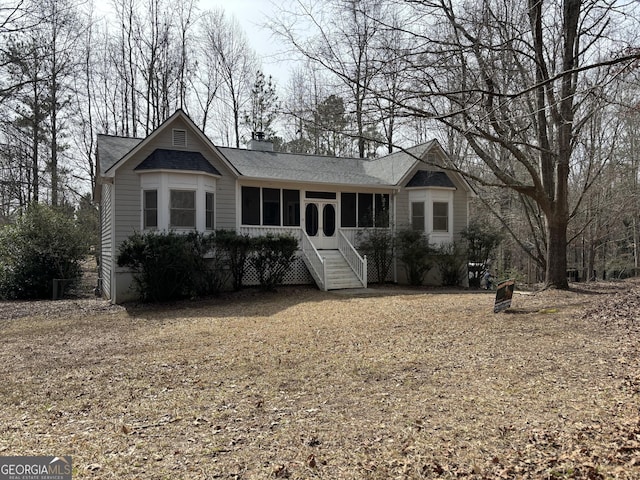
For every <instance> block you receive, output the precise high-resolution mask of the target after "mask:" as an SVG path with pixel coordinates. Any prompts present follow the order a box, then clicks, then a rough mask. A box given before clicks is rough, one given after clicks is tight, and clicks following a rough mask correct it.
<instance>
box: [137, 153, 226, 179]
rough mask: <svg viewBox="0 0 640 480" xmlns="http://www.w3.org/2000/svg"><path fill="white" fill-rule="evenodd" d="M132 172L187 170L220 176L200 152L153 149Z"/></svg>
mask: <svg viewBox="0 0 640 480" xmlns="http://www.w3.org/2000/svg"><path fill="white" fill-rule="evenodd" d="M134 170H189V171H195V172H205V173H210V174H211V175H216V176H221V173H220V172H219V171H218V170H217V169H216V167H214V166H213V165H211V164H210V163H209V162H208V161H207V159H206V158H204V156H203V155H202V154H201V153H200V152H189V151H184V150H166V149H164V148H157V149H155V150H154V151H153V152H152V153H151V155H149V156H148V157H147V158H145V159H144V160H143V161H142V162H141V163H140V165H138V166H137V167H136V168H134Z"/></svg>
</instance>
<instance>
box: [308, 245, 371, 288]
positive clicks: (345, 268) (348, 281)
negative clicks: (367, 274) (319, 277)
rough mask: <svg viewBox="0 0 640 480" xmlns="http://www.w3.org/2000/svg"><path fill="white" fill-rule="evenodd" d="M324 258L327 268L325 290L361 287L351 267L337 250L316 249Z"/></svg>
mask: <svg viewBox="0 0 640 480" xmlns="http://www.w3.org/2000/svg"><path fill="white" fill-rule="evenodd" d="M318 253H319V254H320V256H321V257H323V258H324V259H325V263H326V269H327V285H326V289H327V290H342V289H345V288H363V285H362V282H361V281H360V279H358V276H357V275H356V274H355V272H354V271H353V270H352V269H351V267H350V266H349V264H348V263H347V261H346V260H345V259H344V257H343V256H342V254H341V253H340V251H339V250H318Z"/></svg>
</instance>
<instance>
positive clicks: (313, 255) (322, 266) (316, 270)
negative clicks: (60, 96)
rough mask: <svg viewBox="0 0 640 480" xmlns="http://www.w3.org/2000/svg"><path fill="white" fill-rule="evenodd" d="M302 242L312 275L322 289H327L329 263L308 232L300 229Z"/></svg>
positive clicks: (303, 251) (305, 259)
mask: <svg viewBox="0 0 640 480" xmlns="http://www.w3.org/2000/svg"><path fill="white" fill-rule="evenodd" d="M300 232H301V234H300V237H301V239H300V244H301V246H302V254H303V255H302V258H303V259H304V263H306V264H307V267H308V268H309V272H311V276H312V277H313V279H314V280H315V281H316V283H317V284H318V287H320V290H323V291H325V292H326V291H327V264H326V262H325V261H324V258H322V257H321V256H320V253H319V252H318V250H317V249H316V247H315V246H314V245H313V243H311V239H310V238H309V235H307V232H305V231H304V230H300Z"/></svg>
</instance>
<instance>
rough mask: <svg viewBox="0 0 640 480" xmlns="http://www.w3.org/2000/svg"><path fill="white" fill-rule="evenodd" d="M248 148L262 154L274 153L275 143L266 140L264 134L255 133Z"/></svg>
mask: <svg viewBox="0 0 640 480" xmlns="http://www.w3.org/2000/svg"><path fill="white" fill-rule="evenodd" d="M247 148H248V149H249V150H260V151H262V152H273V142H272V141H271V140H266V139H265V138H264V132H253V133H252V134H251V140H249V144H248V145H247Z"/></svg>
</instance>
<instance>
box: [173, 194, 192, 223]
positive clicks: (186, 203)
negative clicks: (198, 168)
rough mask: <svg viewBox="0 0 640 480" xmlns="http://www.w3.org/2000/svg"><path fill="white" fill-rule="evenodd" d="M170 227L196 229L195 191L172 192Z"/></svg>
mask: <svg viewBox="0 0 640 480" xmlns="http://www.w3.org/2000/svg"><path fill="white" fill-rule="evenodd" d="M169 227H170V228H196V192H195V191H193V190H170V192H169Z"/></svg>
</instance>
